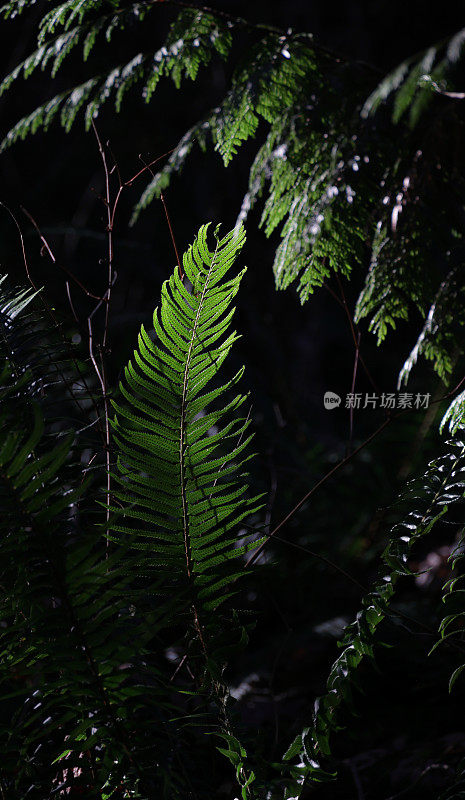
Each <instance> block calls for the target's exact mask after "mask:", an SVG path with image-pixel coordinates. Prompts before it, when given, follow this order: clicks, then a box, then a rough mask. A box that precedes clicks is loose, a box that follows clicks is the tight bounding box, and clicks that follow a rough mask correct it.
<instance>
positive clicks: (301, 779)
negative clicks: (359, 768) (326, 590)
mask: <svg viewBox="0 0 465 800" xmlns="http://www.w3.org/2000/svg"><path fill="white" fill-rule="evenodd" d="M446 444H447V450H446V452H445V453H444V454H443V455H442V456H440V457H439V458H437V459H434V461H432V462H431V463H430V464H429V465H428V469H427V471H426V473H425V474H424V475H423V476H422V477H421V478H419V479H416V480H414V481H411V482H410V484H409V485H408V487H407V489H406V491H405V492H404V494H403V495H402V496H401V503H402V505H403V506H404V507H405V508H406V516H405V517H404V518H403V519H402V520H401V521H400V522H398V523H396V524H395V525H394V527H393V528H392V529H391V531H390V534H389V542H388V544H387V547H386V549H385V550H384V553H383V555H382V561H383V562H384V563H383V566H382V572H381V575H380V577H379V579H378V580H377V582H376V583H375V586H374V588H373V589H372V590H371V591H370V592H368V593H367V594H366V595H365V596H364V597H363V608H362V610H361V611H359V613H358V614H357V619H356V621H355V622H353V623H352V624H350V625H348V626H347V627H346V629H345V631H344V635H343V638H342V639H341V641H340V643H339V646H340V647H341V648H342V652H341V654H340V655H339V657H338V658H337V659H336V661H335V662H334V664H333V665H332V668H331V671H330V674H329V678H328V681H327V684H326V688H327V692H326V694H324V695H323V697H320V698H319V699H318V700H317V701H316V703H315V710H314V715H313V725H312V726H311V727H306V728H304V729H303V731H302V732H301V733H300V734H299V735H298V736H297V737H296V738H295V739H294V741H293V742H292V744H291V745H290V747H289V748H288V750H287V751H286V753H285V754H284V757H283V758H284V762H285V763H286V762H289V761H293V760H294V759H295V758H296V756H298V757H299V764H298V765H292V766H287V771H288V773H289V775H290V778H289V784H288V788H287V789H286V794H285V797H286V798H291V797H300V794H301V792H302V788H303V786H308V785H311V784H312V783H319V782H321V781H328V780H332V779H334V778H335V776H336V772H335V764H334V760H333V759H332V751H331V746H330V738H331V736H332V735H333V734H334V733H335V732H336V731H338V730H340V722H339V716H338V712H339V709H340V707H341V706H342V704H344V703H348V704H349V705H352V704H353V698H352V687H353V686H354V685H356V676H357V669H358V667H359V665H360V664H361V662H362V661H363V660H365V659H366V658H369V659H371V660H373V659H374V648H375V645H376V644H377V639H376V632H377V628H378V627H379V625H380V624H381V622H382V621H383V620H384V619H385V618H386V617H389V616H392V617H395V616H396V611H395V608H394V609H391V605H392V601H393V597H394V594H395V588H396V584H397V582H398V580H399V578H400V577H402V576H404V575H411V574H412V572H411V570H410V568H409V566H408V562H409V559H410V557H411V551H412V548H413V547H414V546H415V545H416V543H417V542H418V541H419V540H420V539H423V538H424V537H425V536H427V535H428V534H430V532H431V531H432V529H433V528H434V527H435V525H436V524H437V523H438V522H439V520H444V519H446V518H447V514H448V512H449V508H450V506H451V505H454V504H456V503H458V502H460V501H461V500H462V499H463V496H464V491H463V488H464V486H465V442H464V441H462V440H461V439H460V438H456V439H454V440H452V441H450V442H447V443H446ZM420 501H421V502H420ZM413 502H414V503H415V504H414V505H413ZM454 586H455V583H454V582H451V583H447V584H446V587H445V588H446V590H447V589H449V588H450V589H452V588H453V587H454ZM446 620H447V621H444V622H443V623H442V625H441V632H443V634H444V635H447V633H446V631H447V629H448V626H449V624H453V621H456V618H454V620H453V621H452V620H450V622H449V618H446ZM459 669H460V670H461V669H462V667H460V668H459ZM457 677H458V672H457V671H456V672H455V673H454V675H453V677H452V680H455V679H456V678H457ZM285 768H286V767H285Z"/></svg>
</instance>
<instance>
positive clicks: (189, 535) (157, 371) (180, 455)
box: [112, 226, 260, 680]
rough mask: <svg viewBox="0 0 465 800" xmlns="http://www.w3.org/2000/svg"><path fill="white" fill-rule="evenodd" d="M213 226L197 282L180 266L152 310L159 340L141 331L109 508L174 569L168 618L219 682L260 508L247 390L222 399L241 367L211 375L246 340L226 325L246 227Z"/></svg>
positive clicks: (125, 537) (128, 533)
mask: <svg viewBox="0 0 465 800" xmlns="http://www.w3.org/2000/svg"><path fill="white" fill-rule="evenodd" d="M207 230H208V226H204V227H202V228H201V229H200V231H199V234H198V237H197V239H196V241H195V243H194V244H193V245H192V246H191V247H190V249H189V250H188V252H187V253H186V255H185V256H184V259H183V269H184V272H185V276H186V278H187V280H188V281H189V283H190V285H191V288H190V289H187V288H186V287H185V286H184V284H183V282H182V280H181V277H180V273H179V270H178V269H177V268H176V270H175V272H174V273H173V275H172V276H171V278H170V279H169V281H166V282H165V284H164V285H163V289H162V304H161V307H160V309H159V310H157V311H155V314H154V318H153V325H154V333H155V336H156V340H157V341H156V343H154V342H152V339H151V338H150V336H149V335H148V333H147V332H146V330H145V328H144V327H142V329H141V333H140V335H139V343H138V350H136V351H135V352H134V361H130V362H129V364H128V366H127V367H126V369H125V381H124V382H123V383H122V384H121V387H120V390H121V395H122V398H121V400H118V401H114V403H113V405H114V407H115V410H116V414H117V416H116V418H115V422H114V437H115V442H116V444H117V446H118V450H119V457H118V464H119V472H118V473H116V474H115V480H116V481H117V483H118V485H119V488H118V489H115V491H114V496H115V497H116V498H117V499H118V500H119V502H120V504H121V507H120V508H116V507H114V508H113V509H112V510H113V511H114V512H115V519H114V520H113V522H112V530H113V531H114V537H115V539H116V541H123V542H127V543H128V545H129V546H130V547H134V548H137V549H138V550H141V551H142V552H143V565H144V566H143V568H144V571H145V572H147V573H148V575H149V576H150V575H151V574H152V573H153V575H155V576H159V575H162V576H165V579H166V580H167V582H168V586H169V594H170V597H171V598H172V609H171V611H170V612H169V614H170V615H175V616H177V617H178V620H179V619H181V618H184V619H185V620H186V623H187V625H188V627H190V628H191V629H192V631H193V634H194V637H195V638H196V639H197V640H198V645H199V646H200V654H201V656H202V659H203V661H204V666H203V668H202V669H205V668H206V669H207V672H208V673H209V674H210V676H211V677H212V678H214V680H218V679H219V676H220V674H221V669H222V667H221V665H222V663H223V662H222V655H221V652H222V647H223V636H222V635H221V627H222V624H223V623H222V622H221V619H222V617H221V614H222V612H221V610H220V606H222V604H223V603H224V602H225V600H226V599H227V598H228V597H229V596H230V595H231V593H232V592H234V591H235V589H234V588H233V585H234V584H235V583H236V580H237V578H239V577H240V576H241V575H243V574H244V569H243V567H242V568H241V565H240V563H239V564H238V558H240V556H242V555H244V554H245V553H246V552H248V550H250V549H251V548H252V547H256V546H257V542H256V541H254V540H252V541H251V542H248V543H242V544H241V543H240V542H239V541H238V540H237V533H236V532H235V531H237V526H238V525H239V523H240V522H241V521H242V520H243V519H245V518H246V517H249V516H250V515H251V514H253V513H254V512H256V511H257V509H258V508H259V505H260V504H259V502H258V498H257V497H254V498H247V494H246V493H247V485H246V483H245V475H243V474H242V471H241V469H242V466H243V465H244V464H245V462H246V461H247V460H248V458H250V456H248V455H246V450H247V446H248V444H249V442H250V438H251V437H250V436H249V435H247V428H248V421H247V420H246V419H241V418H240V417H239V418H238V417H236V416H235V414H236V412H237V411H238V409H239V408H240V407H241V406H242V405H243V403H244V401H245V399H246V397H245V396H244V395H240V394H238V395H236V396H234V397H233V398H232V399H230V400H229V402H227V403H226V404H224V403H225V395H226V393H228V392H229V391H230V390H232V389H233V388H234V386H235V384H236V383H237V381H238V380H239V378H240V376H241V375H242V370H240V371H239V372H238V373H237V374H236V375H235V376H234V377H233V378H232V379H231V380H230V381H228V382H227V383H225V384H222V385H219V386H218V385H215V382H214V379H215V378H216V375H217V373H218V370H219V369H220V367H221V365H222V363H223V361H224V359H225V358H226V357H227V355H228V353H229V351H230V349H231V346H232V345H233V343H234V341H235V340H236V338H237V336H236V334H235V333H229V334H228V328H229V325H230V322H231V319H232V316H233V313H234V310H233V309H231V303H232V300H233V298H234V296H235V295H236V293H237V291H238V289H239V284H240V281H241V278H242V276H243V274H244V273H243V272H241V273H240V274H239V275H236V276H233V277H231V278H229V279H227V280H225V276H226V273H227V272H228V271H229V270H230V268H231V267H232V264H233V261H234V259H235V257H236V255H237V253H238V252H239V250H240V249H241V247H242V246H243V244H244V231H243V229H242V228H238V229H234V230H233V231H231V233H229V234H227V236H225V237H224V238H222V239H217V242H216V246H215V249H214V250H213V251H210V250H209V248H208V245H207ZM211 404H213V408H211V409H210V410H208V411H205V408H206V407H207V406H211ZM215 404H216V405H218V408H216V407H215ZM232 415H234V416H233V417H232V419H231V416H232ZM213 612H215V613H213ZM171 621H172V620H171V616H170V617H168V618H167V619H166V622H167V624H169V623H170V622H171ZM202 654H203V655H202ZM197 660H198V657H197Z"/></svg>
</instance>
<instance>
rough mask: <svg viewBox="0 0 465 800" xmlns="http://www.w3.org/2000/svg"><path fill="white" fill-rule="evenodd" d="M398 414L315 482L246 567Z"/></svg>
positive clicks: (247, 564)
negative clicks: (317, 491)
mask: <svg viewBox="0 0 465 800" xmlns="http://www.w3.org/2000/svg"><path fill="white" fill-rule="evenodd" d="M401 413H402V412H401ZM397 416H399V415H398V414H396V415H395V416H392V417H388V418H387V419H385V420H384V422H383V423H382V424H381V425H380V426H379V427H378V428H377V429H376V430H375V431H374V432H373V433H372V434H371V435H370V436H369V437H368V439H365V441H364V442H362V444H361V445H359V447H357V449H356V450H354V451H353V452H352V453H350V454H349V455H348V456H346V457H345V458H343V459H342V461H339V462H338V463H337V464H335V465H334V467H332V468H331V469H330V470H329V472H327V473H326V475H324V476H323V478H321V480H319V481H318V483H316V484H315V486H313V487H312V488H311V489H310V491H308V492H307V493H306V494H305V495H304V496H303V497H302V499H301V500H299V502H298V503H297V504H296V505H295V506H294V508H292V509H291V511H289V513H288V514H287V515H286V516H285V517H284V519H282V520H281V522H280V523H278V525H276V527H275V528H274V529H273V530H272V531H271V533H269V534H268V536H267V537H266V539H265V541H264V542H262V544H261V545H260V547H258V548H257V550H255V552H254V553H252V555H251V556H250V557H249V558H248V559H247V561H246V563H245V566H246V568H247V567H250V565H251V564H253V563H254V561H256V560H257V558H258V556H259V555H260V553H261V552H262V551H263V550H264V549H265V547H266V546H267V544H268V542H269V541H270V539H272V538H273V536H274V535H275V534H276V533H277V532H278V531H279V530H281V528H282V527H283V526H284V525H285V524H286V523H287V522H289V520H290V519H292V517H293V516H294V514H296V513H297V511H299V510H300V509H301V508H302V506H303V505H304V503H306V502H307V500H308V499H309V498H310V497H311V496H312V494H314V492H316V490H317V489H319V488H320V486H323V484H324V483H326V481H328V480H329V478H331V477H332V476H333V475H334V474H335V473H336V472H337V471H338V470H339V469H341V467H344V466H345V465H346V464H347V463H348V462H349V461H350V460H351V459H352V458H354V457H355V456H356V455H357V454H358V453H359V452H360V451H361V450H363V448H364V447H366V446H367V445H368V444H369V443H370V442H372V441H373V439H375V438H376V436H378V434H380V433H381V431H382V430H383V429H384V428H385V427H386V426H387V425H389V424H390V423H391V422H392V420H393V419H395V418H396V417H397Z"/></svg>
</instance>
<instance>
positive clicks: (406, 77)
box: [361, 28, 465, 127]
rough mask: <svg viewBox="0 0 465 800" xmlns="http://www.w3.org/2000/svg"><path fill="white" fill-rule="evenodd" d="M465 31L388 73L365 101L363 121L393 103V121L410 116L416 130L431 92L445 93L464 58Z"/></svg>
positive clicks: (464, 29)
mask: <svg viewBox="0 0 465 800" xmlns="http://www.w3.org/2000/svg"><path fill="white" fill-rule="evenodd" d="M464 44H465V28H462V29H461V30H460V31H457V33H455V34H454V35H453V36H450V37H448V38H447V39H443V40H441V41H440V42H438V43H437V44H435V45H433V46H431V47H429V48H427V49H426V50H424V51H422V52H421V53H419V54H417V55H415V56H412V57H411V58H408V59H406V60H405V61H403V62H402V63H401V64H399V66H397V67H396V68H395V69H394V70H393V71H392V72H390V73H389V75H387V76H386V77H385V78H384V79H383V80H382V81H381V83H380V84H379V86H377V88H376V89H375V90H374V92H372V93H371V95H370V96H369V97H368V99H367V100H366V102H365V104H364V106H363V108H362V112H361V113H362V117H365V118H366V117H368V116H369V115H372V114H374V113H375V112H376V111H377V110H378V108H379V106H380V105H381V104H382V103H384V102H386V101H387V100H388V99H390V98H391V99H393V111H392V117H393V121H394V122H395V123H396V122H399V120H400V119H401V117H402V116H403V115H404V114H406V113H407V111H408V115H409V124H410V126H411V127H414V126H415V125H416V124H417V122H418V120H419V119H420V117H421V115H422V113H423V111H424V109H425V108H426V107H427V106H428V105H429V102H430V100H431V97H432V88H433V87H435V86H438V85H439V86H440V87H442V88H443V89H444V90H445V89H446V88H447V86H448V85H449V83H448V82H449V81H450V80H451V78H452V77H453V72H454V70H455V69H456V67H457V64H458V63H459V62H460V60H461V59H462V58H463V54H464Z"/></svg>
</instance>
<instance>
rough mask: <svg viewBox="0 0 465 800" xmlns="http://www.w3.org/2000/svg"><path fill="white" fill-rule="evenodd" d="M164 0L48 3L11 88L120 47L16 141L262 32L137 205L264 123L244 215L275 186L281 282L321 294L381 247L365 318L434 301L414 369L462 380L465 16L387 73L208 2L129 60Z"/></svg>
mask: <svg viewBox="0 0 465 800" xmlns="http://www.w3.org/2000/svg"><path fill="white" fill-rule="evenodd" d="M157 6H158V4H157V3H156V2H154V3H145V2H143V3H139V2H137V3H135V2H132V3H129V4H128V5H123V4H122V3H120V2H119V1H118V0H115V2H111V3H108V2H103V0H101V2H95V0H68V2H65V3H62V4H59V5H56V6H54V7H53V8H51V9H49V10H47V12H46V13H45V15H44V16H43V18H42V20H41V22H40V25H39V32H38V37H37V49H36V51H34V53H31V54H30V55H29V56H28V57H27V58H26V59H25V60H24V61H23V62H22V63H21V64H18V65H17V67H15V69H14V70H13V71H12V72H11V73H10V74H9V75H7V76H6V77H5V78H4V80H3V83H2V84H1V87H0V91H2V92H5V91H7V90H8V89H10V88H11V87H12V85H13V84H14V82H15V81H16V80H18V79H19V78H20V77H21V76H23V77H25V78H27V77H29V76H30V75H32V74H33V72H34V71H35V70H36V69H38V68H41V69H47V70H49V71H50V73H51V76H52V77H54V76H56V74H57V72H58V71H59V70H61V69H63V68H64V65H65V64H66V62H67V59H68V56H70V54H71V53H72V52H73V53H74V52H75V48H76V47H77V46H79V47H80V48H81V49H82V55H83V59H84V61H87V60H88V59H90V58H91V57H92V55H93V53H94V51H95V52H96V49H97V48H98V49H100V50H103V49H104V48H105V47H108V48H109V50H108V59H109V61H112V62H113V64H112V66H111V67H110V66H109V67H108V69H107V71H106V72H104V73H102V74H99V75H94V76H93V77H90V78H87V79H86V80H84V81H83V82H82V83H80V84H79V85H77V86H76V85H73V86H72V87H71V88H70V89H69V90H66V91H62V92H60V93H59V94H58V95H56V96H55V97H53V98H51V99H50V100H48V101H46V102H45V103H44V104H42V105H41V106H39V107H38V108H37V109H36V110H35V111H33V112H32V113H31V114H30V115H29V116H27V117H25V118H24V119H22V120H20V121H19V122H18V123H17V125H15V127H14V128H13V129H12V130H11V131H9V132H6V134H5V138H4V140H3V145H2V147H3V148H5V147H8V146H10V145H12V144H14V142H15V141H16V140H17V139H18V138H24V137H25V136H27V135H28V134H29V133H34V132H35V131H37V130H39V129H40V128H44V127H45V128H47V127H48V126H49V125H50V124H51V122H52V121H53V120H54V119H55V118H57V119H60V121H61V124H62V125H63V126H64V127H65V129H66V130H69V129H70V127H71V126H72V125H73V124H74V122H75V120H76V118H77V117H78V115H79V114H80V112H81V111H82V112H83V113H84V117H85V122H86V126H87V127H88V126H90V124H91V121H92V119H93V118H94V117H95V116H96V115H97V114H98V112H99V109H100V108H101V107H102V106H103V104H104V103H106V102H107V101H110V100H111V99H112V100H113V101H114V103H115V106H116V108H117V110H119V109H120V108H121V106H122V103H123V101H124V98H125V97H126V94H127V92H129V91H132V92H136V93H137V94H138V95H139V96H141V97H142V98H143V99H144V100H145V101H146V102H150V100H151V99H152V97H153V93H154V91H156V87H157V84H158V82H159V81H160V79H161V78H162V77H164V76H169V77H171V79H172V80H173V81H174V84H175V86H177V87H179V85H180V83H181V81H182V80H183V79H184V78H189V79H191V80H200V79H201V78H200V75H201V70H200V68H201V67H203V66H206V65H207V64H209V63H210V62H211V60H212V59H215V58H218V57H220V58H221V59H231V58H235V52H236V51H235V49H234V47H232V45H233V44H234V41H235V39H237V37H242V39H243V38H244V37H249V44H248V45H247V46H246V47H244V46H243V45H244V43H243V41H242V39H241V42H242V45H241V57H240V58H239V61H238V62H237V63H235V65H234V70H233V72H232V79H231V84H230V86H229V87H228V88H227V91H226V94H225V96H224V98H223V100H222V101H221V102H220V104H219V105H218V107H217V108H215V109H213V110H208V109H206V110H205V115H204V117H203V118H202V119H201V120H199V121H198V122H196V123H194V124H193V126H192V127H191V128H190V129H189V130H188V131H187V132H186V134H185V135H184V136H183V137H182V139H181V141H180V142H179V144H178V146H177V148H175V150H174V152H173V153H172V154H171V156H170V158H169V160H168V163H167V164H166V166H165V167H163V168H162V169H161V171H160V172H158V173H157V174H156V175H155V176H154V177H153V179H152V180H151V181H150V183H149V185H148V186H147V188H146V190H145V191H144V193H143V195H142V197H141V200H140V202H139V204H138V205H137V206H136V208H135V211H134V220H135V219H137V216H138V215H139V213H140V212H141V210H142V209H144V208H146V207H147V205H148V204H149V203H150V201H151V200H152V199H153V198H154V197H157V196H159V194H160V192H161V191H162V190H163V189H164V188H165V187H166V186H167V184H168V183H169V181H170V179H171V177H172V176H173V175H174V174H175V173H177V172H179V171H180V170H181V169H182V167H183V164H184V163H185V161H186V159H187V157H188V156H189V154H190V152H191V151H192V147H193V145H194V144H195V143H198V144H199V145H200V146H201V147H202V148H205V147H206V146H207V145H209V144H210V145H212V146H213V147H214V148H215V149H216V150H217V151H218V152H219V154H220V155H221V157H222V159H223V162H224V165H225V166H227V165H228V164H229V163H230V162H231V160H232V159H233V158H235V157H236V154H237V153H238V151H239V149H240V147H241V145H242V143H243V142H245V141H246V140H247V139H250V138H254V139H255V138H258V139H259V143H260V146H259V149H258V151H257V155H256V157H255V159H254V161H253V163H252V165H251V168H250V181H249V189H248V191H247V193H246V195H245V197H244V202H243V205H242V209H241V211H240V214H239V216H240V219H242V220H244V219H245V218H246V216H247V214H248V212H249V211H250V209H251V208H252V207H253V206H254V205H255V203H256V202H257V200H262V201H263V214H262V221H261V224H262V227H263V229H264V231H265V233H266V235H267V236H270V235H271V234H272V233H273V232H274V231H276V230H279V231H280V237H281V241H280V243H279V244H278V245H277V248H276V256H275V261H274V273H275V278H276V284H277V286H278V287H280V288H285V287H287V286H289V285H290V284H291V283H297V288H298V292H299V294H300V297H301V299H302V301H305V300H307V299H308V297H309V295H310V294H311V293H312V292H313V291H314V289H315V287H318V286H321V284H322V283H323V282H324V281H325V280H327V279H328V278H329V276H330V275H331V274H332V273H333V272H334V271H338V272H341V273H342V274H344V275H349V274H350V273H351V272H353V270H354V269H356V268H357V267H359V268H363V266H364V265H365V264H366V262H367V258H368V259H369V254H370V252H371V263H370V265H369V269H368V273H367V278H366V284H365V288H364V289H363V290H362V292H361V295H360V299H359V303H358V308H357V316H358V319H360V320H361V319H363V318H364V317H368V318H369V319H370V328H371V329H372V330H373V331H374V333H376V335H377V337H378V341H379V342H381V341H382V340H383V339H384V338H385V336H386V334H387V332H388V330H389V328H392V327H396V325H397V324H398V322H399V321H402V320H405V319H407V318H410V316H411V315H412V314H413V315H417V314H419V315H420V317H421V319H422V324H421V328H420V331H419V335H418V341H417V343H416V344H414V343H412V347H413V349H412V350H411V353H410V356H408V351H407V352H406V353H405V358H406V360H405V365H404V368H403V369H402V370H401V374H400V376H399V381H400V382H405V381H406V380H407V379H408V376H409V373H410V370H411V368H412V366H413V364H414V363H415V362H416V360H417V359H418V357H419V356H424V357H426V359H428V360H430V361H432V363H433V366H434V368H435V369H436V371H437V372H438V374H439V375H440V376H441V378H443V379H446V380H447V379H448V376H449V375H450V373H451V369H452V361H453V360H451V356H450V353H451V351H452V349H453V348H452V345H451V343H452V342H453V343H454V344H455V345H457V347H459V344H458V341H459V339H460V331H461V329H462V325H463V314H462V310H461V309H462V308H463V303H462V298H461V296H460V295H461V292H460V289H459V290H458V291H457V289H456V281H455V275H456V270H457V268H458V265H459V263H460V260H461V252H462V243H461V234H460V232H459V231H460V224H459V222H458V218H459V217H460V213H461V212H460V209H461V208H462V206H463V202H464V196H465V189H464V185H463V177H462V175H463V164H461V163H460V157H459V156H458V153H459V152H460V150H459V148H457V146H456V142H457V141H458V140H459V139H460V138H461V136H462V134H463V122H462V114H461V109H460V97H461V95H460V92H455V93H454V91H451V90H453V89H454V81H459V80H460V78H461V76H462V75H463V52H464V48H463V43H464V38H465V37H464V33H463V30H460V31H458V32H457V33H455V34H453V35H452V36H450V37H449V38H448V39H445V40H442V41H441V42H439V43H438V44H435V45H432V46H431V47H429V48H428V49H427V50H426V51H424V52H422V53H420V54H418V55H414V56H412V57H411V58H409V59H407V60H406V61H404V62H402V64H400V65H399V66H398V67H396V69H395V70H393V71H392V72H391V73H389V75H388V76H387V77H385V78H382V79H381V80H380V75H379V73H378V72H377V71H376V70H370V69H369V68H367V67H366V66H364V65H359V64H357V63H351V62H350V61H348V60H347V59H342V58H339V57H337V56H336V55H334V54H332V53H331V52H330V51H328V50H327V49H325V48H324V47H323V46H321V45H320V44H319V43H318V42H317V41H316V40H315V39H314V37H313V36H312V35H310V34H301V33H296V32H293V31H279V30H277V29H275V28H271V27H269V26H268V27H267V26H265V25H257V26H254V25H251V24H250V23H248V22H247V21H246V20H244V19H242V18H238V17H234V16H232V15H229V14H227V13H226V12H224V11H223V10H218V11H215V9H211V10H205V9H200V8H197V7H196V6H195V5H193V6H192V7H191V8H189V7H187V8H183V9H182V10H181V12H180V13H177V15H176V16H175V18H174V19H173V22H172V25H171V27H170V30H169V33H168V36H167V38H166V41H165V42H164V43H160V46H158V47H157V49H154V50H153V51H151V52H148V51H143V50H141V51H140V52H137V51H136V50H135V52H134V55H132V57H131V58H130V60H129V61H127V62H126V63H118V62H117V53H118V48H117V47H116V48H115V47H112V42H113V39H118V38H119V40H121V39H122V38H123V37H126V38H127V37H129V36H130V37H131V42H134V46H136V42H137V36H136V33H137V30H138V28H139V27H140V26H143V27H144V28H146V27H147V26H152V27H153V30H154V32H156V30H157V13H158V12H157ZM24 8H25V4H24V3H23V2H19V1H18V0H12V1H11V2H9V3H7V4H6V5H4V6H3V14H4V16H5V17H7V18H9V17H12V16H15V15H17V14H19V13H21V12H24ZM420 117H421V119H422V125H421V126H419V125H417V124H416V123H417V122H418V120H419V119H420ZM390 118H392V121H391V119H390ZM405 121H406V122H405ZM259 122H262V125H259ZM262 131H265V133H264V134H263V133H262ZM260 139H261V142H260ZM263 139H264V140H263ZM438 162H439V163H440V167H441V168H440V170H438V168H437V164H438ZM451 187H452V188H451ZM439 242H440V245H439V246H438V243H439ZM393 266H394V269H393Z"/></svg>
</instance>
